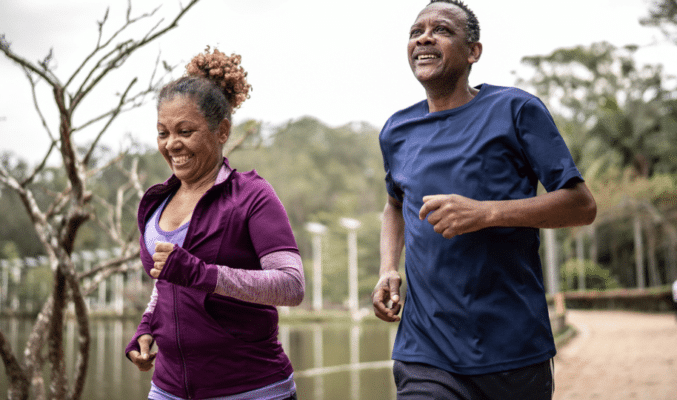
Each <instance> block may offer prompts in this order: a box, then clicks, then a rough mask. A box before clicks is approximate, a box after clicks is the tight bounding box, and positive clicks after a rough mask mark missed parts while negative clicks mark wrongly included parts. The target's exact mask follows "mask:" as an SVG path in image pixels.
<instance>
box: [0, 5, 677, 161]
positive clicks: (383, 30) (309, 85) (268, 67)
mask: <svg viewBox="0 0 677 400" xmlns="http://www.w3.org/2000/svg"><path fill="white" fill-rule="evenodd" d="M183 1H184V3H185V2H186V1H187V0H183ZM160 3H161V2H160V1H157V2H156V1H152V0H145V1H139V0H136V1H133V11H132V15H134V14H138V13H142V12H146V11H150V10H151V9H153V8H154V7H155V6H157V5H158V4H160ZM164 3H165V4H163V5H162V8H161V9H160V10H159V11H158V14H157V16H159V17H161V16H164V17H165V18H170V16H172V15H173V14H174V13H175V12H176V9H177V7H178V4H179V3H178V0H174V1H165V2H164ZM427 3H428V0H341V1H332V2H320V1H316V0H315V1H313V0H248V1H235V0H230V1H229V0H201V1H200V2H199V3H198V4H197V5H196V6H195V7H194V8H193V9H191V10H190V11H189V12H188V13H187V14H186V16H185V17H184V18H183V19H182V20H181V21H180V22H179V27H178V28H177V29H174V30H172V31H171V32H170V33H168V34H167V35H165V36H163V37H162V38H160V39H159V40H157V41H155V42H153V43H151V44H149V45H147V46H146V47H145V48H143V49H142V50H141V51H140V52H138V53H135V55H133V56H132V57H131V58H130V59H129V60H128V61H127V62H126V63H125V64H124V66H123V67H122V68H121V69H120V70H118V71H116V72H115V73H114V74H111V75H110V76H109V77H108V78H107V79H106V80H105V81H103V82H102V85H101V86H100V87H99V89H98V90H97V91H96V92H93V93H92V94H91V97H89V99H88V100H89V102H88V103H87V104H85V105H83V107H82V109H80V110H79V111H78V113H77V114H76V115H75V117H74V119H75V123H76V125H77V124H78V123H82V122H84V121H86V120H87V119H88V118H91V117H92V116H94V115H98V114H99V113H101V112H104V111H106V110H107V108H106V107H108V106H109V105H112V104H114V101H115V97H114V95H115V93H116V92H119V91H122V90H123V89H124V88H125V87H126V85H127V84H128V83H129V82H130V81H131V79H132V78H133V77H135V76H138V77H139V82H140V83H139V87H140V86H141V85H142V84H143V82H147V79H148V77H149V76H150V73H151V72H152V70H153V66H154V62H155V59H156V57H157V56H158V54H161V58H162V59H163V60H166V61H167V62H169V63H170V64H174V65H179V66H183V65H185V64H186V62H187V61H189V60H190V59H191V58H192V57H193V56H194V55H196V54H197V53H199V52H201V51H203V50H204V48H205V47H206V46H207V45H210V46H212V47H217V48H218V49H219V50H221V51H223V52H224V53H227V54H230V53H238V54H240V55H241V56H242V66H243V67H244V68H245V69H246V70H247V71H248V74H249V75H248V79H249V83H250V84H251V85H252V86H253V91H252V93H251V98H250V99H248V100H247V101H245V102H244V104H243V105H242V107H241V108H240V109H239V110H237V112H236V113H235V114H234V116H233V118H234V123H236V124H237V123H239V122H242V121H244V120H247V119H256V120H259V121H262V122H264V123H266V124H268V125H271V126H274V125H278V124H284V123H286V122H288V121H290V120H296V119H298V118H301V117H304V116H312V117H315V118H317V119H319V120H321V121H323V122H324V123H326V124H329V125H331V126H339V125H344V124H347V123H350V122H358V121H364V122H367V123H369V124H371V125H373V126H375V127H376V128H380V127H381V126H382V125H383V123H384V122H385V121H386V119H387V118H388V117H389V116H390V115H392V114H393V113H394V112H396V111H397V110H400V109H402V108H405V107H407V106H409V105H411V104H413V103H415V102H417V101H420V100H422V99H423V98H424V97H425V93H424V91H423V89H422V88H421V86H420V85H419V83H418V82H417V81H416V80H415V78H414V77H413V75H412V73H411V71H410V69H409V65H408V63H407V58H406V43H407V39H408V32H409V27H410V26H411V25H412V23H413V22H414V20H415V19H416V16H417V14H418V12H419V11H420V10H421V9H422V8H423V7H424V6H425V5H426V4H427ZM467 3H468V4H469V6H470V7H471V8H472V9H473V10H474V11H475V13H476V15H477V16H478V19H479V21H480V26H481V42H482V43H483V49H484V50H483V54H482V57H481V59H480V61H479V63H478V64H476V65H475V66H474V67H473V71H472V74H471V76H470V83H471V85H478V84H481V83H491V84H495V85H507V86H510V85H514V83H515V72H516V71H517V73H520V71H524V67H523V66H521V65H520V60H521V59H522V57H524V56H531V55H545V54H549V53H551V52H552V51H553V50H555V49H558V48H562V47H573V46H577V45H589V44H592V43H595V42H599V41H608V42H610V43H612V44H614V45H616V46H623V45H627V44H638V45H642V46H644V47H642V49H641V50H640V51H639V52H638V53H637V58H638V60H639V61H640V62H642V63H651V64H658V63H662V64H664V65H665V70H666V72H667V73H669V74H673V75H677V46H674V45H672V46H670V45H665V44H662V45H661V44H656V43H658V42H661V41H663V36H662V34H661V33H660V32H659V31H657V30H655V29H652V28H647V27H643V26H641V25H640V24H639V19H640V18H641V17H643V16H646V14H647V10H648V9H649V6H650V0H569V1H543V0H512V1H509V2H508V1H505V0H468V1H467ZM109 4H111V6H110V18H109V21H108V23H107V25H105V26H106V30H105V31H104V32H108V33H110V32H112V31H113V28H114V27H118V26H119V23H120V21H121V18H123V17H124V15H125V12H126V2H123V1H119V0H118V1H111V0H66V1H64V0H0V10H1V12H0V34H5V37H6V39H7V40H8V41H9V42H10V43H11V44H12V49H13V50H14V51H15V52H16V53H18V54H20V55H22V56H23V57H24V58H26V59H28V60H38V59H42V58H44V57H45V55H46V54H47V53H48V52H49V50H50V49H53V55H54V64H53V65H55V66H56V70H55V71H56V75H57V76H58V77H59V78H60V79H61V80H62V81H65V80H67V78H68V77H69V76H70V75H71V74H72V73H73V71H75V69H76V68H77V66H78V65H79V64H80V63H81V61H82V60H83V59H84V57H85V56H86V54H88V53H89V52H91V50H92V49H93V47H94V45H95V43H96V38H97V24H96V21H97V20H101V18H102V16H103V15H104V13H105V10H106V7H108V5H109ZM156 20H157V19H156ZM143 26H144V27H146V28H147V27H149V26H150V25H149V24H146V25H143ZM180 70H182V68H179V70H177V71H180ZM180 74H181V72H176V73H175V75H174V77H178V76H180ZM0 85H1V87H2V90H0V151H2V150H10V151H12V152H14V153H16V154H18V155H19V156H20V157H22V158H24V159H26V160H28V161H29V162H31V163H35V162H38V161H39V160H40V159H41V158H42V156H43V155H44V153H45V151H46V150H47V148H48V143H49V142H48V140H47V137H48V136H47V134H46V133H45V129H44V128H43V127H42V125H41V123H40V120H39V119H38V118H37V114H36V112H35V109H34V107H33V100H32V97H31V94H30V90H29V85H28V83H27V81H26V78H25V76H24V74H23V72H22V70H21V69H20V68H18V67H17V66H16V65H15V64H14V63H13V62H12V61H10V60H9V59H7V57H5V56H4V54H0ZM45 87H46V86H45V85H42V89H41V90H40V91H38V101H39V102H40V104H41V105H42V107H43V111H44V113H45V115H46V117H47V118H48V119H49V121H50V122H49V127H50V129H51V130H52V132H56V131H57V129H58V126H57V123H58V119H57V118H56V112H55V109H54V106H53V105H52V103H53V101H51V98H50V95H51V93H50V91H49V90H47V89H45ZM155 123H156V111H155V106H154V104H153V101H152V99H149V103H148V104H147V105H145V106H143V107H141V108H139V109H136V110H134V111H132V112H129V113H126V114H123V115H122V116H121V117H119V119H118V120H117V121H116V122H115V123H114V124H113V125H112V126H111V127H110V128H109V130H108V131H107V133H106V135H105V136H104V142H105V143H106V144H107V145H108V146H110V147H112V148H114V149H118V148H121V147H123V146H125V143H128V142H126V141H125V139H124V138H125V137H126V135H131V136H132V137H134V138H135V140H138V141H140V142H142V143H146V144H148V145H151V146H153V145H154V143H155V136H156V129H155ZM94 132H95V131H94V130H90V132H87V131H86V130H85V131H82V133H77V136H76V138H75V140H77V141H81V142H82V141H87V140H91V137H92V136H91V135H93V134H94ZM88 135H89V136H88Z"/></svg>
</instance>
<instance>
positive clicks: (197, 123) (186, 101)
mask: <svg viewBox="0 0 677 400" xmlns="http://www.w3.org/2000/svg"><path fill="white" fill-rule="evenodd" d="M229 129H230V124H229V123H228V121H227V120H224V122H223V123H222V124H221V126H220V127H219V128H218V129H217V130H216V131H211V130H210V129H209V124H208V123H207V120H206V119H205V118H204V117H203V116H202V113H201V112H200V110H199V109H198V107H197V105H196V104H195V102H194V101H193V100H192V99H191V98H189V97H186V96H177V97H174V98H173V99H169V100H165V101H163V102H162V103H161V104H160V108H159V110H158V121H157V130H158V136H157V145H158V150H159V151H160V154H162V156H163V157H164V158H165V160H166V161H167V163H168V164H169V167H170V168H171V169H172V172H173V173H174V175H176V177H177V178H179V180H181V182H182V183H187V184H196V183H201V182H202V181H206V180H209V179H213V178H214V175H213V172H215V170H218V168H219V166H220V165H221V163H220V161H221V159H222V156H221V149H222V145H223V144H224V143H225V142H226V140H227V139H228V133H229Z"/></svg>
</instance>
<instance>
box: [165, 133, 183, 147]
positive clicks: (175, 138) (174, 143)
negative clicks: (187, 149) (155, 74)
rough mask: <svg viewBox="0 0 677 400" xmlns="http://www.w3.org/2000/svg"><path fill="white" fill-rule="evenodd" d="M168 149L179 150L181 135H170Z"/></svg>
mask: <svg viewBox="0 0 677 400" xmlns="http://www.w3.org/2000/svg"><path fill="white" fill-rule="evenodd" d="M166 147H167V148H168V149H178V148H180V147H181V138H180V137H179V135H171V134H170V135H169V136H168V137H167V144H166Z"/></svg>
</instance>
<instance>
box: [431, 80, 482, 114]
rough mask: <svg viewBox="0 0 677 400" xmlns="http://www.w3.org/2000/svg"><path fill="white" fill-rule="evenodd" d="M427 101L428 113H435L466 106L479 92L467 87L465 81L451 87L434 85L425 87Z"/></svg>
mask: <svg viewBox="0 0 677 400" xmlns="http://www.w3.org/2000/svg"><path fill="white" fill-rule="evenodd" d="M424 87H425V86H424ZM425 89H426V96H427V100H428V111H429V112H437V111H444V110H451V109H452V108H457V107H460V106H462V105H465V104H467V103H468V102H470V100H472V99H474V98H475V96H476V95H477V93H478V92H479V90H477V89H475V88H473V87H471V86H470V85H468V83H467V81H466V82H464V83H463V84H462V85H461V84H460V83H459V84H457V85H454V86H452V87H450V86H446V87H443V86H440V85H434V87H425Z"/></svg>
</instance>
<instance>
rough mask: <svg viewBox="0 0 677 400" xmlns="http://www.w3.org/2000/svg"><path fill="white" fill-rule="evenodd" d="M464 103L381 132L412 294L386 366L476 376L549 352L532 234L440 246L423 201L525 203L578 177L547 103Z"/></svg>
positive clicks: (496, 231)
mask: <svg viewBox="0 0 677 400" xmlns="http://www.w3.org/2000/svg"><path fill="white" fill-rule="evenodd" d="M478 89H480V91H479V93H478V94H477V95H476V96H475V98H473V99H472V100H471V101H470V102H469V103H467V104H465V105H463V106H461V107H458V108H454V109H451V110H445V111H439V112H434V113H429V112H428V103H427V102H426V101H422V102H420V103H417V104H414V105H413V106H411V107H409V108H406V109H404V110H401V111H399V112H397V113H396V114H394V115H393V116H392V117H391V118H390V119H389V120H388V121H387V122H386V124H385V126H384V127H383V130H382V131H381V134H380V142H381V150H382V152H383V159H384V165H385V169H386V187H387V190H388V193H389V194H390V196H392V197H394V198H396V199H398V200H400V201H402V203H403V208H402V212H403V216H404V221H405V270H406V278H407V295H406V301H405V305H404V309H403V311H402V321H401V322H400V325H399V329H398V332H397V338H396V340H395V347H394V350H393V359H396V360H400V361H407V362H419V363H425V364H429V365H432V366H435V367H437V368H441V369H444V370H447V371H450V372H454V373H459V374H466V375H476V374H486V373H493V372H498V371H505V370H509V369H514V368H520V367H524V366H527V365H531V364H535V363H538V362H542V361H545V360H547V359H549V358H551V357H553V356H554V355H555V345H554V341H553V336H552V331H551V328H550V320H549V318H548V308H547V304H546V300H545V291H544V288H543V275H542V269H541V262H540V258H539V254H538V247H539V242H540V240H539V235H538V229H535V228H488V229H483V230H480V231H478V232H473V233H466V234H464V235H460V236H456V237H454V238H452V239H445V238H444V237H442V235H440V234H438V233H435V231H434V230H433V226H432V225H430V223H428V222H427V221H426V220H424V221H420V220H419V218H418V212H419V209H420V208H421V206H422V205H423V200H422V199H423V196H426V195H433V194H459V195H462V196H465V197H469V198H471V199H475V200H510V199H523V198H528V197H533V196H535V195H536V190H537V185H538V181H540V182H541V183H542V184H543V186H544V187H545V189H546V190H547V191H553V190H557V189H560V188H562V187H564V186H565V185H567V183H569V182H570V181H572V180H576V181H582V177H581V175H580V173H579V172H578V169H577V168H576V166H575V164H574V162H573V160H572V158H571V154H570V153H569V150H568V149H567V147H566V144H565V143H564V140H563V139H562V137H561V135H560V134H559V131H558V130H557V127H556V126H555V123H554V121H553V119H552V117H551V116H550V113H549V112H548V111H547V109H546V107H545V106H544V105H543V103H542V102H541V101H540V100H539V99H538V98H536V97H534V96H532V95H530V94H528V93H526V92H524V91H521V90H519V89H515V88H506V87H497V86H492V85H487V84H484V85H480V86H478Z"/></svg>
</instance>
